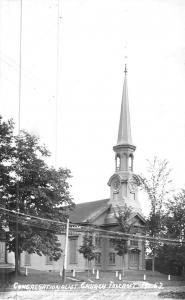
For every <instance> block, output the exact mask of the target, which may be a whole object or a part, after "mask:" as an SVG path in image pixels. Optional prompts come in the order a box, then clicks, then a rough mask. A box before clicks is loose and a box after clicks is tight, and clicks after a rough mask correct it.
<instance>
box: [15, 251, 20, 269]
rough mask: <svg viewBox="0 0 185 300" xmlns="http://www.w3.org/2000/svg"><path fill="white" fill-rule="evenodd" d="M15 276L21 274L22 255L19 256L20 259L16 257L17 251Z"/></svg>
mask: <svg viewBox="0 0 185 300" xmlns="http://www.w3.org/2000/svg"><path fill="white" fill-rule="evenodd" d="M15 274H20V253H19V254H18V257H16V251H15Z"/></svg>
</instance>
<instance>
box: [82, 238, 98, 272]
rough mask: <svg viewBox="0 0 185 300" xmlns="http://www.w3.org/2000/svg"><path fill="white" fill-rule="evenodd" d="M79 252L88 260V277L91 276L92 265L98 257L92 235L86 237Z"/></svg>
mask: <svg viewBox="0 0 185 300" xmlns="http://www.w3.org/2000/svg"><path fill="white" fill-rule="evenodd" d="M79 252H80V253H81V254H83V256H84V258H85V259H86V260H87V269H88V276H89V266H90V263H91V261H92V260H93V259H94V258H95V256H96V253H95V246H94V244H93V235H92V234H89V233H86V234H85V235H84V237H83V244H82V245H81V246H80V249H79Z"/></svg>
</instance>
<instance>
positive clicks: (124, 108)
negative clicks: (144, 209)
mask: <svg viewBox="0 0 185 300" xmlns="http://www.w3.org/2000/svg"><path fill="white" fill-rule="evenodd" d="M124 73H125V78H124V86H123V95H122V103H121V112H120V121H119V129H118V139H117V144H116V146H114V147H113V150H114V152H115V173H114V174H113V175H112V176H111V178H110V179H109V181H108V185H109V186H110V204H111V205H112V206H113V207H116V206H120V207H121V206H123V205H124V204H126V205H127V206H130V207H132V209H133V210H134V211H137V212H140V211H141V208H140V205H139V202H138V195H137V194H138V193H137V190H138V184H137V176H136V175H135V174H134V152H135V150H136V147H135V146H134V144H133V142H132V135H131V123H130V112H129V100H128V87H127V66H126V65H125V71H124Z"/></svg>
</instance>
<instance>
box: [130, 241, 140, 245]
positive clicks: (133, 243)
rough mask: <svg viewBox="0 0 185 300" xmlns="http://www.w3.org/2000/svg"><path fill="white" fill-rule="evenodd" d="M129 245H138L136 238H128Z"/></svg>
mask: <svg viewBox="0 0 185 300" xmlns="http://www.w3.org/2000/svg"><path fill="white" fill-rule="evenodd" d="M130 245H131V246H138V240H130Z"/></svg>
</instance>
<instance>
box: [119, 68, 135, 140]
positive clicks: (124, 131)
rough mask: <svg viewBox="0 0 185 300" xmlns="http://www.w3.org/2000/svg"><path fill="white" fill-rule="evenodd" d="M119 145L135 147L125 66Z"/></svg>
mask: <svg viewBox="0 0 185 300" xmlns="http://www.w3.org/2000/svg"><path fill="white" fill-rule="evenodd" d="M117 145H133V143H132V135H131V125H130V112H129V100H128V87H127V68H126V65H125V79H124V86H123V95H122V103H121V113H120V121H119V130H118V140H117Z"/></svg>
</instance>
